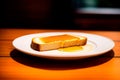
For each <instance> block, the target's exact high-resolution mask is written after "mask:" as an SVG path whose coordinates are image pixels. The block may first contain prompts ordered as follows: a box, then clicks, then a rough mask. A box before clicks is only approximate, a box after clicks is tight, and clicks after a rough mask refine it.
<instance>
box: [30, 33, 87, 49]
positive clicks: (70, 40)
mask: <svg viewBox="0 0 120 80" xmlns="http://www.w3.org/2000/svg"><path fill="white" fill-rule="evenodd" d="M86 42H87V38H86V37H83V36H79V37H76V36H72V35H69V34H63V35H55V36H47V37H34V38H33V39H32V43H31V47H32V48H33V49H35V50H38V51H46V50H54V49H58V48H64V47H71V46H83V45H85V44H86Z"/></svg>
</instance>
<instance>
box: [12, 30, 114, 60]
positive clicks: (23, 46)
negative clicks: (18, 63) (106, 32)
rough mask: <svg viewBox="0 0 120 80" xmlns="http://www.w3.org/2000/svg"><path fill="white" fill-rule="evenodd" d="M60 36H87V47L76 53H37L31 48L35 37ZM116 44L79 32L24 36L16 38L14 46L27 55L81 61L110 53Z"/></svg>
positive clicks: (57, 51)
mask: <svg viewBox="0 0 120 80" xmlns="http://www.w3.org/2000/svg"><path fill="white" fill-rule="evenodd" d="M59 34H72V35H76V36H86V37H87V39H88V41H87V45H90V46H87V47H86V46H84V48H83V50H79V51H75V52H64V51H60V50H50V51H36V50H34V49H32V48H31V46H30V45H31V41H32V38H33V37H42V36H51V35H59ZM114 45H115V44H114V42H113V41H112V40H111V39H109V38H106V37H103V36H100V35H95V34H87V33H79V32H49V33H36V34H29V35H24V36H21V37H18V38H16V39H15V40H14V41H13V46H14V47H15V48H16V49H17V50H19V51H21V52H23V53H26V54H29V55H33V56H37V57H43V58H50V59H81V58H87V57H92V56H98V55H101V54H104V53H106V52H108V51H110V50H111V49H112V48H113V47H114Z"/></svg>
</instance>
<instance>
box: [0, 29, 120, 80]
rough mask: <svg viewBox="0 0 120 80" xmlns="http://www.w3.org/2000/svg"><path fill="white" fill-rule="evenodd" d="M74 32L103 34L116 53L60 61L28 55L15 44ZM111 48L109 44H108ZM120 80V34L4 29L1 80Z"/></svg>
mask: <svg viewBox="0 0 120 80" xmlns="http://www.w3.org/2000/svg"><path fill="white" fill-rule="evenodd" d="M55 31H61V32H62V31H74V32H85V33H92V34H97V35H102V36H105V37H108V38H111V39H112V40H114V42H115V47H114V48H113V50H111V51H109V52H107V53H105V54H103V55H100V56H96V57H93V58H88V59H83V60H72V61H59V60H58V61H56V60H49V59H44V58H37V57H33V56H29V55H25V54H24V53H22V52H19V51H17V50H15V49H14V47H13V46H12V41H13V40H14V39H15V38H17V37H20V36H23V35H26V34H31V33H42V32H55ZM106 45H107V43H106ZM62 79H65V80H120V31H89V30H45V29H44V30H43V29H9V28H7V29H3V28H2V29H0V80H62Z"/></svg>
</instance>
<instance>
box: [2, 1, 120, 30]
mask: <svg viewBox="0 0 120 80" xmlns="http://www.w3.org/2000/svg"><path fill="white" fill-rule="evenodd" d="M3 5H4V6H3V9H4V10H3V12H2V13H3V15H1V21H0V24H1V26H0V27H2V28H39V29H85V30H118V31H119V30H120V1H119V0H4V3H3Z"/></svg>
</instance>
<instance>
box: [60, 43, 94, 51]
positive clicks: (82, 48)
mask: <svg viewBox="0 0 120 80" xmlns="http://www.w3.org/2000/svg"><path fill="white" fill-rule="evenodd" d="M58 50H59V51H62V52H76V51H83V52H88V51H91V50H93V46H92V45H90V44H87V45H85V46H73V47H67V48H60V49H58Z"/></svg>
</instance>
